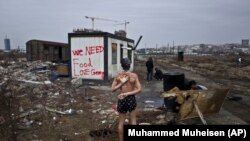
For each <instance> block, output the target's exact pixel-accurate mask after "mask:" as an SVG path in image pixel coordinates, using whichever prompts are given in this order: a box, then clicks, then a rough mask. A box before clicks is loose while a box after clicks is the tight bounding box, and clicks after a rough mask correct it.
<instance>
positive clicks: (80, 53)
mask: <svg viewBox="0 0 250 141" xmlns="http://www.w3.org/2000/svg"><path fill="white" fill-rule="evenodd" d="M72 52H73V55H74V56H82V52H83V50H82V49H78V50H72Z"/></svg>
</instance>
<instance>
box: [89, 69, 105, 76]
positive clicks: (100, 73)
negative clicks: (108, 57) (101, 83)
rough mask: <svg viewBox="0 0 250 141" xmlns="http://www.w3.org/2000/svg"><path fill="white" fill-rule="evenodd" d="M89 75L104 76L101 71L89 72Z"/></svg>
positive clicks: (93, 70)
mask: <svg viewBox="0 0 250 141" xmlns="http://www.w3.org/2000/svg"><path fill="white" fill-rule="evenodd" d="M91 75H101V76H102V75H104V72H103V71H96V70H95V69H92V70H91Z"/></svg>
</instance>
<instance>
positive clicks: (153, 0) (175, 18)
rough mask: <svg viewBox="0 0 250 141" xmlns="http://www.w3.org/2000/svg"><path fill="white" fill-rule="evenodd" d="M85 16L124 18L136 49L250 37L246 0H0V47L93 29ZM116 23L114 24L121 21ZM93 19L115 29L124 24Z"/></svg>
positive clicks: (62, 38) (64, 39) (62, 37)
mask: <svg viewBox="0 0 250 141" xmlns="http://www.w3.org/2000/svg"><path fill="white" fill-rule="evenodd" d="M85 16H91V17H99V18H104V19H112V20H117V21H120V22H124V21H125V20H126V21H129V22H130V23H129V24H128V25H127V35H128V38H131V39H134V40H135V42H136V41H137V40H138V38H139V36H140V35H142V36H143V38H142V40H141V42H140V44H139V47H138V48H142V47H155V46H156V44H157V45H158V47H160V46H162V45H167V44H168V43H169V44H170V45H172V44H173V41H174V44H175V45H186V44H187V45H190V44H199V43H210V44H223V43H240V42H241V39H249V38H250V0H0V18H1V19H0V20H1V21H0V48H1V49H3V48H4V38H5V36H6V35H7V37H8V38H10V40H11V47H12V48H17V46H18V45H19V46H20V47H21V48H25V43H26V42H27V41H28V40H31V39H39V40H48V41H56V42H64V43H67V42H68V37H67V36H68V33H69V32H72V30H73V28H92V22H91V20H90V19H86V18H85ZM120 22H118V23H120ZM118 23H115V22H113V21H105V20H95V28H97V29H99V30H102V31H106V32H110V33H114V31H115V30H119V29H124V28H125V26H124V25H114V24H118Z"/></svg>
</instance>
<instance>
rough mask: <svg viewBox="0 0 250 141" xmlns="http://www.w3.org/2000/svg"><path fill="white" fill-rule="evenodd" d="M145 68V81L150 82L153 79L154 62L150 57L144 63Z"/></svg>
mask: <svg viewBox="0 0 250 141" xmlns="http://www.w3.org/2000/svg"><path fill="white" fill-rule="evenodd" d="M146 67H147V80H148V81H150V80H152V79H153V69H154V62H153V59H152V57H149V58H148V61H147V62H146Z"/></svg>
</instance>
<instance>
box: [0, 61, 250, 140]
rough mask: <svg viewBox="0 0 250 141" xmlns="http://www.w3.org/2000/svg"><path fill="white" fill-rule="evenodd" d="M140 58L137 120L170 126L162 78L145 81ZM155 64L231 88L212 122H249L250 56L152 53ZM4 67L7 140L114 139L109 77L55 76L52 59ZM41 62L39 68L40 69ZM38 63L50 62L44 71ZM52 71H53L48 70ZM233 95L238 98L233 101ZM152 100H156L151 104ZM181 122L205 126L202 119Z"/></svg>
mask: <svg viewBox="0 0 250 141" xmlns="http://www.w3.org/2000/svg"><path fill="white" fill-rule="evenodd" d="M147 57H148V56H140V57H137V59H136V61H135V70H134V71H135V72H136V73H138V75H139V79H140V81H141V83H142V86H143V91H142V92H141V93H140V94H139V95H137V99H138V124H140V123H141V124H142V123H148V124H166V120H165V118H164V116H165V112H164V111H162V110H159V109H160V108H159V107H161V106H162V104H163V101H162V99H161V98H160V92H161V91H163V82H162V81H156V80H153V81H151V82H147V81H146V80H145V79H146V69H145V65H144V64H145V60H146V59H147ZM152 57H153V58H154V61H155V66H156V67H159V68H161V69H162V70H163V71H164V72H171V71H178V72H183V73H185V77H187V78H188V79H194V80H196V81H197V82H199V83H201V84H203V85H205V86H207V87H208V88H209V89H212V88H215V87H225V88H230V91H229V94H228V96H229V97H228V99H225V102H224V104H223V106H222V112H221V113H218V114H217V115H213V116H210V117H207V120H208V123H209V124H249V123H250V120H249V119H250V115H249V114H248V113H249V112H250V110H249V109H250V108H249V106H250V104H249V101H250V99H249V92H250V89H249V88H250V86H249V85H250V83H249V82H250V74H249V73H250V66H249V62H250V57H249V56H244V57H242V58H243V62H242V64H240V65H238V64H236V60H235V59H236V56H195V57H193V56H192V57H191V56H189V57H188V56H185V58H184V61H177V58H176V57H167V56H157V57H156V56H152ZM0 64H1V66H0V71H1V75H0V80H1V81H0V82H1V84H0V86H1V94H0V111H1V112H0V138H1V140H3V141H5V140H6V141H7V140H13V141H27V140H33V141H55V140H59V141H75V140H76V141H78V140H79V141H80V140H85V141H100V140H107V141H113V140H114V141H115V140H117V131H116V128H117V127H116V126H117V115H118V114H117V112H116V111H115V107H114V105H115V104H116V100H117V97H116V95H117V93H111V91H110V86H111V81H110V82H106V83H101V84H100V83H88V82H84V83H82V82H81V81H79V80H71V79H70V78H68V77H57V78H55V77H51V76H53V75H52V74H53V73H52V72H51V69H50V68H51V67H50V66H53V65H54V64H53V63H50V62H39V61H38V62H25V61H18V60H13V61H6V60H2V61H1V63H0ZM37 66H39V67H37ZM40 66H48V67H46V69H45V70H44V69H42V70H41V67H40ZM47 70H49V71H47ZM231 96H238V97H240V99H238V100H234V99H233V100H232V99H230V98H231ZM152 101H153V102H152ZM180 124H201V121H200V120H199V118H196V119H192V120H191V121H182V122H181V123H180Z"/></svg>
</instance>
